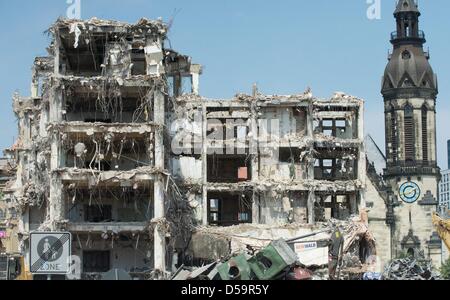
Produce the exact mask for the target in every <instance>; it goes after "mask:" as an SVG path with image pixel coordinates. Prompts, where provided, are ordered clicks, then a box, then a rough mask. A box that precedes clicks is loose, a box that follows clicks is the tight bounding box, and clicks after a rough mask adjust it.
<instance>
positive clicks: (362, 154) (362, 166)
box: [355, 103, 367, 209]
mask: <svg viewBox="0 0 450 300" xmlns="http://www.w3.org/2000/svg"><path fill="white" fill-rule="evenodd" d="M356 117H357V118H358V121H357V122H358V139H359V140H360V141H361V142H360V145H359V153H358V180H359V181H360V182H361V184H362V186H363V187H364V188H362V189H361V190H360V191H359V193H360V194H359V195H360V197H359V199H360V201H359V205H360V207H359V208H360V209H364V208H366V197H365V190H366V188H365V187H366V181H367V161H366V149H365V145H364V142H363V141H364V104H363V103H361V105H360V106H359V112H358V113H357V114H356ZM355 208H356V207H355Z"/></svg>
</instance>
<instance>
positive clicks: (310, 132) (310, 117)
mask: <svg viewBox="0 0 450 300" xmlns="http://www.w3.org/2000/svg"><path fill="white" fill-rule="evenodd" d="M306 124H307V125H306V126H307V136H308V138H309V139H310V140H311V142H310V145H309V150H310V153H313V150H314V142H313V140H314V103H313V100H312V99H311V100H310V103H309V105H308V108H307V112H306ZM311 155H312V154H311ZM314 163H315V159H314V158H313V157H310V158H309V160H308V161H307V162H306V166H307V168H308V174H307V179H309V180H314ZM315 202H316V192H315V191H314V189H311V190H310V191H309V193H308V202H307V209H308V224H314V223H315V222H316V216H315V212H314V203H315Z"/></svg>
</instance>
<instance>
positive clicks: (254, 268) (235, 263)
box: [172, 214, 376, 280]
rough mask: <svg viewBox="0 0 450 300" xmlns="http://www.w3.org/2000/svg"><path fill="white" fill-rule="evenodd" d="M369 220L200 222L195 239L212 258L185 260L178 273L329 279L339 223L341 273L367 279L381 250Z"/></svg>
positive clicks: (211, 276)
mask: <svg viewBox="0 0 450 300" xmlns="http://www.w3.org/2000/svg"><path fill="white" fill-rule="evenodd" d="M362 215H364V214H362ZM363 220H364V217H358V216H352V217H351V218H350V219H349V220H348V221H338V220H334V219H333V220H330V221H329V222H328V223H320V224H319V223H318V224H316V225H314V226H305V225H300V224H290V225H284V226H280V227H278V228H276V227H274V226H272V227H270V226H262V225H259V226H254V225H241V226H232V227H229V228H210V227H209V228H199V229H197V230H196V233H194V234H193V241H195V245H202V248H203V249H202V250H203V251H204V255H203V258H204V260H203V261H205V262H206V261H208V257H209V262H210V263H206V264H204V265H203V266H201V267H194V266H191V267H186V266H184V265H182V266H181V267H180V268H179V269H178V270H177V272H175V273H174V275H173V276H172V279H173V280H327V279H328V246H329V240H330V233H331V232H333V231H334V230H335V229H336V228H339V230H340V231H341V233H342V234H343V236H344V246H343V253H342V254H341V259H340V261H341V263H340V268H339V274H340V275H341V276H340V279H363V275H364V274H365V273H368V272H374V271H375V263H376V260H373V259H372V258H373V257H374V256H375V255H376V249H375V240H374V238H373V236H372V234H371V233H370V232H369V230H368V228H367V225H366V224H365V223H364V221H363ZM298 237H300V238H298ZM190 247H191V250H192V252H193V253H192V255H193V256H197V257H198V256H202V254H201V253H200V252H201V249H197V248H196V246H193V245H192V244H191V245H190ZM219 248H220V249H219ZM207 256H208V257H207ZM217 256H221V257H220V258H217Z"/></svg>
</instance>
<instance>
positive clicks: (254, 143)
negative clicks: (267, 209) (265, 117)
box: [247, 92, 261, 224]
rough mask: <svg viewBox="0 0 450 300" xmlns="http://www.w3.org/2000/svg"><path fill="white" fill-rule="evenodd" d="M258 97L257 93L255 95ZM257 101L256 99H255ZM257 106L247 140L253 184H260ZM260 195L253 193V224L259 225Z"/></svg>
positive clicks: (252, 114)
mask: <svg viewBox="0 0 450 300" xmlns="http://www.w3.org/2000/svg"><path fill="white" fill-rule="evenodd" d="M254 95H256V92H255V93H254ZM255 100H256V99H255ZM255 106H256V104H254V103H252V106H251V117H250V126H249V128H250V133H251V134H249V135H248V136H249V138H248V139H247V140H248V142H249V147H248V149H249V152H250V154H251V155H252V164H251V173H252V182H254V183H255V184H258V182H259V172H260V171H259V160H260V157H259V149H258V146H259V145H258V136H259V132H258V121H257V115H258V113H257V112H256V109H255ZM259 198H260V197H259V194H258V193H255V192H253V204H252V222H253V224H259V223H260V220H261V216H260V215H259V209H260V205H261V203H260V201H259V200H260V199H259Z"/></svg>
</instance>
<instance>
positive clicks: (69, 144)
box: [62, 127, 154, 171]
mask: <svg viewBox="0 0 450 300" xmlns="http://www.w3.org/2000/svg"><path fill="white" fill-rule="evenodd" d="M97 128H98V127H97ZM136 129H137V130H141V128H136ZM90 130H92V128H89V129H87V132H89V131H90ZM63 147H64V148H63V150H64V151H63V158H62V161H63V162H65V163H64V166H65V168H73V169H87V170H96V171H131V170H134V169H139V168H142V167H148V166H153V165H154V161H153V157H154V153H153V151H152V149H153V142H152V138H151V134H149V135H148V137H147V138H145V136H143V135H141V134H133V133H117V132H116V133H112V132H108V133H106V134H104V133H98V132H97V133H94V134H93V135H91V136H89V135H87V134H84V133H74V132H71V133H70V134H68V135H67V140H66V141H64V143H63Z"/></svg>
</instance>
